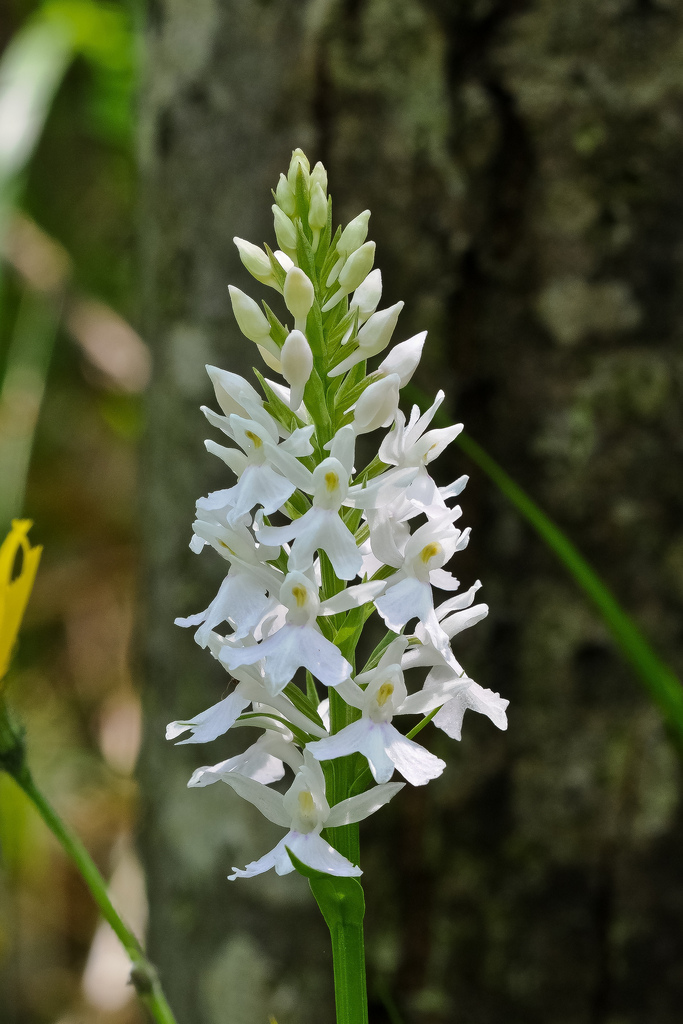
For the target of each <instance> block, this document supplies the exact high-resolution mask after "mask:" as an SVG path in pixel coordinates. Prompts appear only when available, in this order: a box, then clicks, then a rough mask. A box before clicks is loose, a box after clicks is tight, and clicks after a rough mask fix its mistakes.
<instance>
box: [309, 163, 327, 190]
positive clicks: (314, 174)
mask: <svg viewBox="0 0 683 1024" xmlns="http://www.w3.org/2000/svg"><path fill="white" fill-rule="evenodd" d="M316 185H320V187H321V189H322V190H323V194H326V193H327V171H326V170H325V166H324V164H321V163H320V161H319V160H318V162H317V164H316V165H315V167H314V168H313V170H312V171H311V196H312V195H313V189H314V188H315V186H316Z"/></svg>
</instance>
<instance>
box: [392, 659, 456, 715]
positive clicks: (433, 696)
mask: <svg viewBox="0 0 683 1024" xmlns="http://www.w3.org/2000/svg"><path fill="white" fill-rule="evenodd" d="M466 686H469V680H468V679H461V678H459V677H458V676H456V675H455V674H454V673H453V672H452V671H451V670H450V669H445V670H444V674H443V678H439V677H438V676H436V677H433V676H432V678H431V679H430V684H429V685H426V684H425V685H424V686H423V687H422V689H421V690H418V691H417V693H411V694H410V695H409V696H408V697H406V699H405V700H404V701H403V703H402V704H401V706H400V707H399V708H398V709H397V711H396V714H397V715H428V714H429V712H430V711H433V710H434V708H438V707H440V706H441V705H442V704H445V703H446V702H447V701H449V700H450V699H451V697H452V696H454V694H455V693H457V691H458V690H461V689H463V688H464V687H466Z"/></svg>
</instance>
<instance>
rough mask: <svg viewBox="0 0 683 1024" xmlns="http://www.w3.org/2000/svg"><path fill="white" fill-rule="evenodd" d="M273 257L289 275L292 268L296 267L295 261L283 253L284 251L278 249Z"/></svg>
mask: <svg viewBox="0 0 683 1024" xmlns="http://www.w3.org/2000/svg"><path fill="white" fill-rule="evenodd" d="M273 256H274V257H275V259H276V260H277V261H278V263H279V264H280V266H281V267H282V269H283V270H284V272H285V273H287V271H288V270H291V268H292V267H293V266H294V262H293V260H291V259H290V258H289V256H288V255H287V253H286V252H283V251H282V249H276V250H275V252H274V253H273Z"/></svg>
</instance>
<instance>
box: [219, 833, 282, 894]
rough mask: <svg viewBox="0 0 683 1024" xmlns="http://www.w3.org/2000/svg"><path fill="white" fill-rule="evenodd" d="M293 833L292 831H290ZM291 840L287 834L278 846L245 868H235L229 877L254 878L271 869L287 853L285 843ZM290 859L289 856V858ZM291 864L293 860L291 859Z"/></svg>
mask: <svg viewBox="0 0 683 1024" xmlns="http://www.w3.org/2000/svg"><path fill="white" fill-rule="evenodd" d="M290 834H291V833H290ZM288 840H289V835H286V836H285V837H284V839H281V840H280V842H279V843H278V844H277V846H274V847H273V849H272V850H269V851H268V853H266V854H264V855H263V857H260V858H259V859H258V860H252V862H251V863H250V864H247V866H246V867H245V868H233V869H232V870H233V874H232V875H228V879H229V880H230V881H231V882H234V881H235V879H236V878H253V877H254V875H262V874H263V872H264V871H270V869H271V868H274V867H275V864H276V862H277V861H278V860H279V858H280V857H281V855H282V853H283V852H284V853H285V856H286V855H287V854H286V850H285V846H284V844H285V843H286V842H287V841H288ZM287 859H288V860H289V858H287ZM290 864H291V861H290Z"/></svg>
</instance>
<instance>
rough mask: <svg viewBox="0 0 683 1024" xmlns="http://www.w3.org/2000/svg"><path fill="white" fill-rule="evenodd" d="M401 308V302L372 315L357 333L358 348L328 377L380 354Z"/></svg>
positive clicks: (336, 375)
mask: <svg viewBox="0 0 683 1024" xmlns="http://www.w3.org/2000/svg"><path fill="white" fill-rule="evenodd" d="M403 306H404V303H403V302H397V303H395V304H394V305H393V306H389V308H388V309H381V310H380V311H379V313H373V314H372V316H371V317H370V319H369V320H368V321H367V322H366V323H365V324H364V326H363V327H361V329H360V331H359V332H358V348H356V349H354V351H353V352H352V353H351V355H349V356H347V357H346V359H344V360H342V362H341V363H338V364H337V366H335V367H334V369H332V370H330V371H329V376H330V377H339V376H340V375H341V374H342V373H346V371H347V370H350V369H351V367H352V366H355V365H356V363H360V362H362V360H363V359H370V358H372V356H376V355H378V354H379V353H380V352H382V351H383V350H384V349H385V348H386V347H387V345H388V344H389V342H390V341H391V336H392V334H393V333H394V331H395V329H396V322H397V320H398V316H399V313H400V312H401V310H402V309H403Z"/></svg>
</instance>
